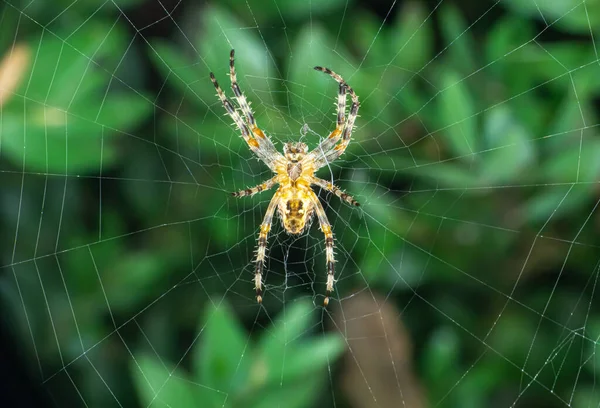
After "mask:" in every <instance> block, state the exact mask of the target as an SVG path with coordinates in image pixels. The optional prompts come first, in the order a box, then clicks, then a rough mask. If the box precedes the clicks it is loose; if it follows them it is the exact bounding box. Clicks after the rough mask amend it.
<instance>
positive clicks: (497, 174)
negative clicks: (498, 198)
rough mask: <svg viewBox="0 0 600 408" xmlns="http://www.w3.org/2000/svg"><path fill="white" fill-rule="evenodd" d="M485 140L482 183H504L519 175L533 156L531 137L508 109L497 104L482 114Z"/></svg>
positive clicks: (480, 171)
mask: <svg viewBox="0 0 600 408" xmlns="http://www.w3.org/2000/svg"><path fill="white" fill-rule="evenodd" d="M483 136H484V141H485V145H486V150H488V149H489V150H491V151H489V152H486V153H483V155H484V156H485V157H484V160H482V161H481V162H480V170H479V174H480V179H481V184H482V185H493V184H498V183H505V182H508V181H510V180H512V179H513V178H515V177H516V176H517V175H519V174H520V173H521V172H522V171H523V170H524V169H525V168H526V167H527V166H528V165H530V164H531V162H532V161H533V160H534V158H535V153H536V151H535V148H534V145H533V144H532V143H531V141H530V139H531V136H530V135H529V134H528V132H527V131H526V130H525V128H524V127H523V126H521V124H520V123H518V122H517V119H516V117H515V116H514V115H513V114H512V112H511V110H510V109H509V108H507V107H505V106H504V105H500V106H498V107H496V108H494V109H492V110H491V111H488V114H487V115H486V117H485V124H484V132H483Z"/></svg>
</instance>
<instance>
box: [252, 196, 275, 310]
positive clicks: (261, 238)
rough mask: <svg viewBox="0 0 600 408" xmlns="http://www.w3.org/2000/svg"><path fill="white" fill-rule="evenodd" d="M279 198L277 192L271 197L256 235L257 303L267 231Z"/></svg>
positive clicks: (255, 279) (261, 291) (260, 294)
mask: <svg viewBox="0 0 600 408" xmlns="http://www.w3.org/2000/svg"><path fill="white" fill-rule="evenodd" d="M280 198H281V194H280V193H279V191H277V192H276V193H275V194H274V195H273V198H271V202H270V203H269V207H267V212H266V213H265V218H263V222H262V224H261V225H260V232H259V234H258V248H257V250H256V269H255V272H254V288H255V289H256V301H257V302H258V303H262V293H263V285H262V271H263V267H264V265H265V255H266V252H267V235H268V234H269V230H270V229H271V224H272V223H273V214H274V213H275V209H276V208H277V204H278V203H279V199H280Z"/></svg>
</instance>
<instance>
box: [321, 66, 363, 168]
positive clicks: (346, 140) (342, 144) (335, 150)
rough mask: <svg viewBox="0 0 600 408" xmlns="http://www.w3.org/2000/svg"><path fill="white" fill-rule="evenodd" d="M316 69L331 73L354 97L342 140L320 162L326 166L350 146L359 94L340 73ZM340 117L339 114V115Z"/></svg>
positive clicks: (327, 69)
mask: <svg viewBox="0 0 600 408" xmlns="http://www.w3.org/2000/svg"><path fill="white" fill-rule="evenodd" d="M315 70H317V71H321V72H324V73H326V74H327V75H329V76H331V77H332V78H333V79H335V80H336V81H337V82H338V83H339V84H340V86H342V85H343V86H344V88H345V89H346V91H347V92H348V93H349V94H350V97H351V98H352V105H351V106H350V114H349V115H348V119H347V120H346V122H345V123H344V130H343V132H342V140H341V142H340V143H339V144H336V145H335V147H333V149H332V150H330V151H328V152H326V153H325V155H324V158H325V160H324V163H319V164H322V165H323V166H324V165H326V164H327V163H329V162H332V161H333V160H335V159H337V158H338V157H340V156H341V155H342V154H343V153H344V151H345V150H346V148H347V147H348V144H349V143H350V138H351V136H352V130H353V129H354V123H355V122H356V117H357V116H358V108H359V103H358V96H357V95H356V93H354V90H353V89H352V87H350V85H348V84H347V83H346V81H344V79H343V78H342V77H341V76H339V75H338V74H336V73H335V72H333V71H332V70H330V69H329V68H323V67H315ZM338 118H339V115H338Z"/></svg>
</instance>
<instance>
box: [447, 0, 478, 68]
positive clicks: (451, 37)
mask: <svg viewBox="0 0 600 408" xmlns="http://www.w3.org/2000/svg"><path fill="white" fill-rule="evenodd" d="M440 15H441V18H440V23H441V30H442V36H443V37H444V39H445V43H446V45H447V47H448V48H447V50H445V51H444V52H443V54H442V55H449V58H450V60H451V61H452V65H453V66H454V67H455V68H457V69H459V70H460V71H461V72H462V73H463V74H464V75H468V74H471V73H473V72H474V71H475V70H476V69H477V68H479V63H477V62H475V58H474V56H475V55H476V54H477V53H476V52H474V50H475V49H476V47H475V43H474V42H473V39H472V38H471V30H469V27H468V26H467V23H466V21H465V19H464V17H463V16H462V15H461V14H460V12H459V11H458V9H457V8H456V7H455V6H453V5H451V4H449V3H444V5H443V6H442V9H441V14H440Z"/></svg>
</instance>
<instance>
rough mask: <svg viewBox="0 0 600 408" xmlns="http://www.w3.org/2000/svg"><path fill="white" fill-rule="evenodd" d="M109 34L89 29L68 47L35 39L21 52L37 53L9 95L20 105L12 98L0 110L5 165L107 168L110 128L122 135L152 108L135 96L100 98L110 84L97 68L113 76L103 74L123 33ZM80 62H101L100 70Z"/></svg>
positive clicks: (62, 170)
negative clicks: (28, 77)
mask: <svg viewBox="0 0 600 408" xmlns="http://www.w3.org/2000/svg"><path fill="white" fill-rule="evenodd" d="M112 28H113V27H112V24H111V25H109V26H105V25H102V24H99V23H90V24H89V25H86V26H85V27H82V28H81V29H80V30H78V31H77V32H76V33H75V34H73V35H72V36H70V37H69V43H68V44H65V43H64V42H63V41H62V40H60V39H59V38H57V37H55V36H50V35H45V36H44V35H42V36H40V38H39V41H37V43H34V44H33V45H32V44H30V45H29V47H30V48H31V49H35V48H39V52H38V53H37V56H36V58H35V65H32V66H31V67H28V68H27V72H29V71H31V74H30V78H31V80H29V79H25V80H24V81H22V83H21V85H20V87H19V88H20V89H21V90H20V91H19V92H17V95H19V94H24V95H25V98H26V99H25V100H23V98H22V97H19V96H13V97H12V98H11V99H10V100H9V102H8V104H7V106H5V107H3V120H2V124H1V129H2V140H1V142H2V150H3V153H4V154H5V155H6V157H7V158H9V159H10V160H12V161H13V162H14V163H16V164H17V165H22V164H23V163H24V164H25V166H26V167H27V168H29V169H32V170H35V171H44V172H50V173H59V174H82V173H88V172H97V171H98V170H99V169H100V167H101V166H103V167H105V168H106V167H108V166H110V165H111V164H112V163H113V162H114V161H115V159H116V158H117V151H116V148H115V147H116V146H114V144H113V143H112V137H114V134H115V132H114V131H113V129H119V131H122V132H126V131H127V130H128V129H129V128H130V127H132V126H136V125H138V124H139V123H140V122H141V120H142V119H143V118H144V117H146V115H147V114H148V113H150V112H151V110H152V107H153V104H152V102H150V101H149V100H147V99H146V98H144V97H143V96H140V95H138V94H134V93H125V92H123V91H121V92H118V93H117V92H114V91H110V90H109V91H108V92H107V86H108V84H109V82H110V81H111V80H112V77H111V75H110V74H109V73H107V72H106V71H105V69H109V71H110V69H112V70H113V71H114V70H115V69H116V65H115V66H114V67H113V68H110V67H112V66H113V64H116V63H118V61H119V58H118V57H117V56H118V55H123V54H124V53H125V51H126V45H127V44H126V43H125V41H123V40H124V38H123V35H124V33H123V32H122V31H121V30H120V29H118V28H117V29H114V30H113V29H112ZM73 47H75V49H74V48H73ZM88 55H94V58H95V59H103V65H102V68H100V67H98V66H97V64H96V63H94V62H93V61H92V60H91V59H90V58H89V57H88ZM95 59H94V61H95ZM32 64H33V63H32ZM48 67H54V68H53V69H48ZM25 78H27V76H26V77H25Z"/></svg>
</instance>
